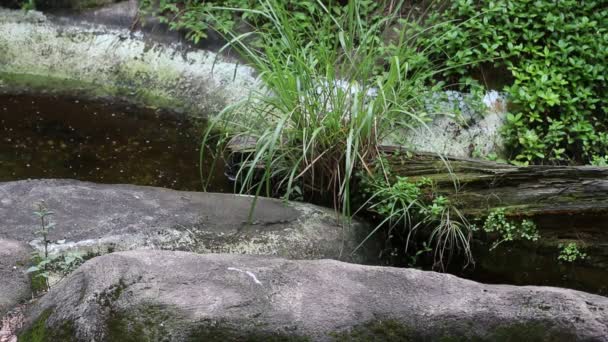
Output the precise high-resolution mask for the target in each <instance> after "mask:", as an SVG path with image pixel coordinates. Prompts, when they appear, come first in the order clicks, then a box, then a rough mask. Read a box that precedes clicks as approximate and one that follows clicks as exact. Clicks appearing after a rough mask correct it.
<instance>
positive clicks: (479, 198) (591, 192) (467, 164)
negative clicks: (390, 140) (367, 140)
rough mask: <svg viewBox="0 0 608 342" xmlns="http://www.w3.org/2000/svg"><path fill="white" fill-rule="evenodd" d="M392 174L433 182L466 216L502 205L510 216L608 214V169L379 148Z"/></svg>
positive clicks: (390, 147) (438, 190) (395, 147)
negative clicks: (425, 178) (519, 162)
mask: <svg viewBox="0 0 608 342" xmlns="http://www.w3.org/2000/svg"><path fill="white" fill-rule="evenodd" d="M381 151H382V152H383V153H384V154H385V155H386V156H387V159H388V161H389V164H390V165H391V166H392V170H393V172H394V174H396V175H399V176H406V177H411V178H412V179H416V178H420V177H427V178H429V179H431V180H433V182H434V184H435V185H436V187H437V192H438V193H439V194H442V195H446V196H448V197H450V199H452V200H453V201H454V202H455V203H456V204H457V205H458V206H459V207H460V208H461V210H462V211H463V212H464V213H465V214H468V215H473V216H478V215H483V214H485V213H487V212H488V211H489V210H491V209H492V208H498V207H500V208H505V209H506V211H507V212H508V213H509V214H510V215H512V216H539V215H540V216H544V215H573V214H577V215H578V214H594V215H597V214H608V167H598V166H550V165H533V166H514V165H509V164H504V163H497V162H492V161H486V160H479V159H467V158H456V157H449V156H447V157H446V156H442V157H440V156H439V155H437V154H432V153H412V152H408V151H406V150H404V149H403V148H401V147H398V146H383V147H382V148H381Z"/></svg>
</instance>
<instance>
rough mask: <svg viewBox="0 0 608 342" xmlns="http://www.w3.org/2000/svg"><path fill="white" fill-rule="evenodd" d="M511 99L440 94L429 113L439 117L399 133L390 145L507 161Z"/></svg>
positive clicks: (430, 103)
mask: <svg viewBox="0 0 608 342" xmlns="http://www.w3.org/2000/svg"><path fill="white" fill-rule="evenodd" d="M507 102H508V100H507V97H506V95H505V94H503V93H498V92H496V91H494V90H492V91H489V92H488V93H486V94H485V96H484V97H483V98H482V99H475V98H474V97H473V96H472V95H470V94H465V93H460V92H457V91H445V92H442V93H437V94H436V96H435V97H434V98H430V99H427V107H428V108H427V110H428V112H429V113H434V114H435V115H436V116H435V117H434V118H433V120H432V121H431V122H429V123H428V124H426V125H424V126H422V125H421V126H418V127H416V128H414V129H411V130H408V131H405V132H399V133H398V134H395V135H393V136H392V137H390V139H389V141H387V142H388V143H393V144H402V145H405V146H407V147H408V148H411V149H412V150H415V151H417V152H431V153H439V154H443V155H450V156H454V157H463V158H471V157H473V158H485V157H488V156H489V155H491V154H494V155H495V156H496V157H500V158H506V156H505V143H504V139H503V137H502V135H501V130H502V128H503V126H504V124H505V121H506V116H507Z"/></svg>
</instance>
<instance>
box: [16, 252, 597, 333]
mask: <svg viewBox="0 0 608 342" xmlns="http://www.w3.org/2000/svg"><path fill="white" fill-rule="evenodd" d="M28 322H29V327H32V326H34V327H38V330H40V327H46V328H45V333H46V334H47V335H49V336H53V337H55V338H59V337H61V338H63V340H67V339H68V337H69V336H76V337H77V338H78V340H80V341H119V340H123V339H121V338H125V337H126V336H130V337H134V340H141V341H160V340H169V341H241V340H248V341H268V340H273V341H277V340H280V341H283V340H285V341H286V340H310V341H326V340H341V341H357V340H358V341H391V340H392V341H410V340H411V341H443V340H446V341H447V340H449V341H453V340H456V341H471V340H475V341H606V338H607V336H608V326H607V325H608V298H605V297H600V296H596V295H591V294H586V293H583V292H578V291H573V290H566V289H559V288H550V287H516V286H506V285H483V284H479V283H476V282H473V281H468V280H464V279H460V278H457V277H455V276H452V275H447V274H440V273H434V272H424V271H418V270H413V269H398V268H390V267H373V266H361V265H354V264H347V263H342V262H338V261H330V260H316V261H288V260H284V259H278V258H268V257H260V256H240V255H221V254H209V255H199V254H193V253H186V252H168V251H130V252H121V253H113V254H108V255H105V256H101V257H98V258H95V259H93V260H91V261H88V262H87V263H85V264H84V265H83V266H81V267H80V268H79V269H78V270H77V271H76V272H75V273H73V274H72V275H71V276H70V277H69V278H68V279H66V280H65V281H64V282H62V283H61V284H60V285H58V286H56V287H55V288H53V289H52V290H51V291H50V292H49V293H48V294H47V295H46V296H45V297H43V298H42V299H41V300H40V301H39V302H38V303H37V304H36V305H35V306H34V307H33V308H32V309H31V310H30V312H29V319H28ZM28 334H30V335H31V334H33V331H32V329H29V330H28V329H26V330H25V332H24V333H23V335H22V336H25V337H27V336H29V335H28Z"/></svg>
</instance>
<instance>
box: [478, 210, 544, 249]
mask: <svg viewBox="0 0 608 342" xmlns="http://www.w3.org/2000/svg"><path fill="white" fill-rule="evenodd" d="M483 230H484V231H485V232H486V233H496V234H497V235H498V240H496V241H495V242H494V243H493V244H492V247H490V250H493V249H495V248H496V247H498V246H499V245H500V244H502V243H503V242H508V241H516V240H529V241H538V239H540V235H539V234H538V229H537V228H536V224H534V222H532V221H530V220H523V221H521V222H520V223H517V222H514V221H512V220H508V219H507V218H506V216H505V210H504V209H494V210H493V211H492V212H490V214H489V215H488V217H487V218H486V221H485V222H484V225H483Z"/></svg>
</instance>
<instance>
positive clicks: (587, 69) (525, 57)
mask: <svg viewBox="0 0 608 342" xmlns="http://www.w3.org/2000/svg"><path fill="white" fill-rule="evenodd" d="M142 8H143V9H144V10H145V11H148V12H149V13H154V14H156V15H158V16H160V17H161V18H162V20H164V21H165V22H166V23H168V24H169V26H170V27H172V28H174V29H184V30H186V32H188V36H189V37H190V38H191V39H192V40H193V41H194V42H199V41H201V40H203V39H205V38H207V36H208V34H209V32H211V31H214V32H216V33H219V34H220V35H222V36H223V37H224V38H225V40H226V41H227V42H228V43H227V44H226V46H225V47H224V49H228V48H230V49H234V50H236V51H237V52H239V53H240V55H241V57H243V59H245V60H246V62H247V63H248V64H249V65H251V66H253V67H255V68H256V69H257V70H258V72H259V74H260V76H261V78H262V79H263V80H264V81H265V84H266V88H265V89H260V90H259V92H257V93H256V94H253V95H252V96H251V98H249V99H248V100H247V101H243V102H242V103H238V104H236V105H232V106H230V107H228V108H226V109H225V110H224V111H223V112H222V113H220V114H219V115H218V116H217V118H216V119H215V120H214V121H213V122H212V124H211V125H210V126H209V128H208V130H207V131H206V133H205V135H204V139H203V145H207V146H211V147H212V150H216V151H217V150H218V149H219V150H220V151H219V152H217V154H215V155H214V156H213V157H214V158H219V157H223V156H224V155H226V154H227V153H228V152H227V148H228V147H230V146H235V145H237V146H239V147H240V149H239V150H238V153H237V154H235V155H233V156H232V157H231V158H234V159H233V160H237V161H238V162H237V170H238V171H237V172H236V179H237V182H236V184H237V187H236V189H235V190H236V191H237V192H240V193H250V194H255V195H256V196H259V195H264V196H274V197H282V198H284V199H298V200H306V201H311V202H316V203H324V204H328V203H329V204H331V205H333V207H334V208H335V209H336V210H338V211H340V212H341V213H342V214H343V216H344V217H347V218H348V217H351V216H352V215H353V214H354V213H356V212H358V210H361V209H365V210H367V211H368V212H371V213H374V214H376V215H378V216H379V217H380V219H379V222H381V223H380V225H379V226H378V227H377V228H376V229H375V230H374V231H373V232H372V233H371V234H374V233H376V232H377V231H378V230H379V229H386V230H387V235H388V236H392V234H394V233H395V232H397V231H399V232H400V234H402V235H404V236H405V238H404V241H406V251H407V250H408V247H409V246H410V245H409V242H410V238H411V237H413V236H415V235H416V232H418V231H420V232H424V233H422V234H421V236H424V239H425V247H423V249H426V248H428V246H432V247H433V249H434V255H435V262H436V264H438V265H443V261H444V260H446V259H450V257H451V256H452V255H453V254H454V253H458V254H460V255H464V256H465V260H466V261H467V262H471V261H472V255H471V252H470V246H469V243H470V239H471V236H472V234H473V232H474V226H472V225H470V224H469V223H468V221H467V219H466V218H465V217H464V216H463V215H462V214H461V213H460V211H459V210H458V208H457V206H456V203H452V202H451V201H450V200H448V199H447V198H445V197H442V196H439V195H437V194H436V193H435V191H434V190H433V184H432V183H431V182H430V181H425V180H415V181H412V180H409V179H407V178H400V177H393V176H391V175H390V170H387V169H386V168H385V167H383V166H382V165H380V167H377V166H378V165H374V162H375V161H377V160H378V159H379V158H380V157H381V154H380V153H379V149H378V147H379V145H380V144H381V143H382V142H383V141H385V140H386V138H387V137H389V136H394V135H393V134H394V132H396V131H397V132H399V131H401V132H402V131H403V130H402V129H404V128H411V127H414V126H420V125H422V126H424V125H425V123H426V122H427V121H428V120H430V119H431V118H432V117H433V115H434V113H433V112H432V110H429V107H432V104H431V106H429V103H425V99H426V101H428V99H430V98H438V97H437V96H435V97H432V96H430V95H431V94H437V92H438V91H440V90H442V89H445V88H446V85H447V87H449V88H458V89H462V90H466V91H469V92H472V93H474V94H481V93H482V92H483V91H484V90H485V88H492V89H499V90H504V91H506V92H508V93H509V99H510V102H511V104H510V106H509V111H510V112H509V114H508V115H507V120H506V121H507V122H506V127H505V128H504V132H503V133H504V135H505V139H506V142H507V144H508V147H509V148H510V151H509V152H510V153H511V157H510V159H511V162H513V163H516V164H525V165H527V164H529V163H559V164H562V163H581V162H583V163H589V162H592V163H594V164H596V165H605V164H606V158H607V157H606V155H605V153H604V151H605V150H606V148H607V147H608V134H607V133H606V128H607V126H606V125H607V124H608V122H606V120H605V111H606V108H607V107H608V104H607V102H606V98H607V97H606V94H605V89H606V87H605V71H606V66H605V61H606V60H607V58H606V57H608V56H607V51H608V44H607V42H608V31H607V30H608V29H607V27H608V25H606V24H607V17H608V16H607V11H608V10H607V9H606V8H605V6H601V1H588V2H585V3H584V4H579V2H577V1H574V0H566V1H560V2H559V4H556V3H554V2H552V1H532V0H525V1H511V0H508V1H502V2H495V1H491V0H481V1H472V0H458V1H453V2H448V3H446V2H442V1H430V2H423V1H421V2H418V1H415V2H412V3H410V2H407V6H406V3H405V2H404V1H380V2H376V1H366V0H360V1H340V2H338V1H329V0H326V1H321V0H306V1H292V0H289V1H282V2H279V1H273V0H265V1H249V0H215V1H188V2H184V1H183V0H164V1H161V2H160V3H159V5H158V6H153V5H152V3H151V2H148V3H144V4H143V6H142ZM488 75H494V76H492V77H490V78H492V79H490V78H488V77H486V76H488ZM495 75H499V76H498V77H496V76H495ZM472 98H478V97H475V96H474V97H472ZM217 132H220V133H217ZM243 142H246V143H243ZM243 146H244V149H242V147H243ZM202 150H203V149H202ZM231 151H233V150H231ZM233 152H234V151H233ZM206 153H207V152H205V153H201V156H200V158H201V161H202V160H203V159H206V158H209V156H208V155H207V154H206ZM235 156H236V157H235ZM489 158H491V159H494V160H496V159H499V156H498V155H496V154H491V155H490V156H489ZM201 164H202V163H201ZM201 176H202V178H203V179H205V180H206V181H209V179H210V177H208V176H207V175H205V174H204V173H203V170H201ZM455 182H456V183H457V180H455ZM358 185H360V189H361V190H362V194H364V195H366V196H367V197H366V198H364V199H362V200H361V201H359V202H357V199H355V198H354V196H353V195H354V194H355V193H357V191H358V190H359V189H358V188H357V186H358ZM360 203H364V205H363V206H362V208H359V209H357V208H358V205H359V204H360ZM346 223H348V220H347V222H346ZM483 230H484V231H485V232H486V233H489V234H491V235H494V236H497V237H498V238H497V240H496V241H495V242H494V243H493V244H492V247H491V248H492V249H494V248H496V247H497V246H499V245H501V244H502V243H504V242H508V241H516V240H529V241H536V240H538V239H539V238H540V236H539V234H538V231H537V227H536V225H535V224H534V222H532V221H530V220H523V221H521V222H519V223H516V222H514V221H511V220H507V219H506V216H505V213H504V211H501V210H500V209H498V210H496V211H493V212H492V213H490V215H489V216H488V218H487V220H486V222H485V224H484V225H483ZM371 234H370V236H371ZM410 252H411V253H413V254H412V255H416V257H417V256H418V255H419V253H418V252H419V251H417V250H416V248H413V249H412V250H411V251H410Z"/></svg>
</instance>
